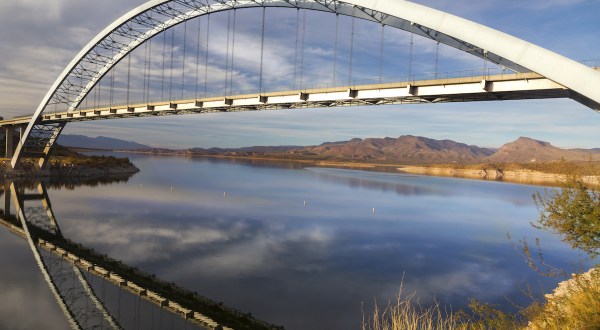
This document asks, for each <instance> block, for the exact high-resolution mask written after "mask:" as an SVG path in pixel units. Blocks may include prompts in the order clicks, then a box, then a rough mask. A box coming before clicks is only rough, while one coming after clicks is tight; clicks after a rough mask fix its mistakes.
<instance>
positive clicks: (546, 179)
mask: <svg viewBox="0 0 600 330" xmlns="http://www.w3.org/2000/svg"><path fill="white" fill-rule="evenodd" d="M398 170H399V171H401V172H404V173H410V174H421V175H431V176H442V177H452V178H464V179H476V180H484V181H500V182H510V183H519V184H533V185H542V186H552V187H557V186H559V184H558V182H560V181H563V180H565V179H566V177H567V176H566V175H565V174H555V173H547V172H540V171H534V170H526V169H523V170H508V171H501V170H494V169H461V168H445V167H436V166H431V167H429V166H412V165H411V166H409V165H406V166H402V167H399V168H398ZM582 180H583V181H584V182H585V183H587V184H589V185H592V186H598V185H600V176H592V175H587V176H583V177H582Z"/></svg>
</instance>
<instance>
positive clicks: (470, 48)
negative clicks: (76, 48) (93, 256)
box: [11, 0, 600, 168]
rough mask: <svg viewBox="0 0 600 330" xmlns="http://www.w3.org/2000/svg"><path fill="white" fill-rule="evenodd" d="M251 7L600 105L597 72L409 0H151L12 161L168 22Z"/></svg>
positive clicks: (69, 71)
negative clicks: (293, 11) (413, 48)
mask: <svg viewBox="0 0 600 330" xmlns="http://www.w3.org/2000/svg"><path fill="white" fill-rule="evenodd" d="M252 7H287V8H301V9H309V10H319V11H327V12H332V13H338V14H342V15H348V16H354V17H357V18H361V19H366V20H371V21H376V22H380V23H382V24H385V25H389V26H392V27H395V28H399V29H402V30H406V31H411V32H413V33H415V34H418V35H421V36H424V37H427V38H430V39H433V40H436V41H439V42H441V43H444V44H446V45H449V46H451V47H455V48H457V49H460V50H462V51H465V52H467V53H471V54H473V55H475V56H479V57H484V58H485V59H487V60H489V61H491V62H493V63H496V64H498V65H501V66H503V67H506V68H508V69H510V70H513V71H516V72H525V71H533V72H536V73H538V74H540V75H542V76H544V77H546V78H548V79H550V80H553V81H555V82H556V83H558V84H560V85H563V86H565V87H566V88H568V89H570V91H571V98H573V99H575V100H577V101H579V102H581V103H583V104H585V105H587V106H589V107H591V108H594V109H595V110H600V89H599V88H598V86H600V72H599V71H596V70H594V69H592V68H589V67H587V66H585V65H583V64H580V63H578V62H576V61H573V60H571V59H568V58H566V57H564V56H561V55H559V54H556V53H554V52H551V51H549V50H547V49H544V48H542V47H539V46H536V45H534V44H531V43H529V42H526V41H524V40H521V39H519V38H516V37H513V36H510V35H508V34H506V33H503V32H500V31H497V30H494V29H492V28H489V27H486V26H484V25H482V24H478V23H475V22H472V21H469V20H466V19H463V18H460V17H457V16H454V15H451V14H448V13H445V12H442V11H439V10H436V9H432V8H429V7H426V6H423V5H418V4H415V3H412V2H409V1H406V0H151V1H149V2H147V3H145V4H143V5H141V6H139V7H137V8H135V9H133V10H132V11H130V12H129V13H127V14H125V15H123V16H122V17H121V18H119V19H117V20H116V21H115V22H113V23H112V24H111V25H109V26H108V27H107V28H105V29H104V30H103V31H101V32H100V33H99V34H98V35H97V36H96V37H95V38H94V39H92V40H91V41H90V42H89V43H88V45H86V46H85V47H84V48H83V49H82V50H81V51H80V52H79V54H78V55H77V56H75V58H74V59H73V60H72V61H71V63H70V64H69V65H68V66H67V67H66V68H65V70H64V71H63V72H62V73H61V75H60V76H59V77H58V79H57V80H56V81H55V83H54V84H53V85H52V87H51V88H50V90H49V91H48V93H47V94H46V96H45V97H44V99H43V100H42V102H41V103H40V105H39V106H38V108H37V110H36V112H35V113H34V115H33V116H32V120H31V121H30V122H29V124H28V126H27V128H26V129H25V131H24V133H23V135H22V138H21V140H20V142H19V144H18V146H17V149H16V150H15V154H14V156H13V158H12V161H11V165H12V167H13V168H15V167H16V166H17V165H18V162H19V159H20V158H21V156H22V154H23V150H24V147H25V146H27V145H28V142H30V144H31V140H35V139H34V138H32V135H36V133H35V131H36V125H37V124H38V123H39V119H40V118H41V116H42V114H43V112H44V111H45V109H46V108H47V106H48V105H52V104H63V105H65V106H66V107H67V109H68V110H69V111H71V110H75V109H76V108H77V107H78V106H79V104H80V102H81V101H82V100H83V99H84V98H85V97H86V96H87V94H88V93H89V92H90V90H91V89H92V88H93V87H94V86H95V85H96V83H97V82H98V81H99V80H100V79H101V78H102V77H103V76H104V75H105V74H106V73H107V72H108V71H109V70H110V69H111V68H112V67H114V66H115V65H116V64H117V63H118V62H119V61H120V60H121V59H123V58H124V57H125V56H126V55H127V54H129V53H130V52H132V51H133V50H134V49H135V48H137V47H138V46H140V45H141V44H143V43H144V42H145V41H147V40H149V39H151V38H152V37H154V36H155V35H157V34H159V33H161V32H163V31H164V30H166V29H168V28H170V27H172V26H175V25H177V24H180V23H182V22H184V21H186V20H189V19H193V18H196V17H198V16H202V15H206V14H210V13H214V12H219V11H225V10H232V9H240V8H252ZM41 126H43V125H41ZM63 126H64V123H63V124H59V125H56V126H54V127H50V128H48V127H47V125H46V126H44V129H46V131H44V130H43V129H40V131H42V132H43V133H39V134H38V135H37V137H39V138H38V139H37V141H38V144H39V140H44V139H45V140H44V141H45V142H43V143H42V144H43V145H42V149H43V151H42V154H43V155H42V157H41V158H40V161H39V162H38V166H39V167H40V168H41V167H43V166H44V164H45V161H46V159H47V157H48V154H49V151H50V149H51V147H52V144H53V143H54V141H55V140H56V137H57V136H58V134H60V131H61V130H62V128H63ZM48 132H50V133H48ZM34 142H35V141H34Z"/></svg>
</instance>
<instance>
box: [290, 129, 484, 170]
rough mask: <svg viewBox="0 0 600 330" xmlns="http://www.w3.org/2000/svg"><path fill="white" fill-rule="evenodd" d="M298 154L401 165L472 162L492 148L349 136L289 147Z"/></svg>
mask: <svg viewBox="0 0 600 330" xmlns="http://www.w3.org/2000/svg"><path fill="white" fill-rule="evenodd" d="M289 153H292V154H295V155H298V156H304V157H309V156H311V155H312V156H321V157H323V156H324V157H326V158H328V159H331V160H362V161H381V162H399V163H403V164H434V163H475V162H481V161H482V160H483V159H484V158H486V157H488V156H490V155H491V154H492V153H493V151H492V150H490V149H486V148H480V147H477V146H470V145H466V144H464V143H458V142H454V141H451V140H434V139H429V138H425V137H420V136H412V135H404V136H400V137H398V138H389V137H386V138H368V139H364V140H363V139H352V140H350V141H343V142H334V143H323V144H321V145H319V146H315V147H305V148H301V149H297V150H292V151H290V152H289Z"/></svg>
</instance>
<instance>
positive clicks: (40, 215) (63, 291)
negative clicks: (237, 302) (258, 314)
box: [0, 182, 279, 330]
mask: <svg viewBox="0 0 600 330" xmlns="http://www.w3.org/2000/svg"><path fill="white" fill-rule="evenodd" d="M31 188H33V189H31ZM2 195H4V196H3V199H4V205H3V206H4V209H0V225H2V226H4V227H6V228H7V229H8V230H10V231H11V232H12V233H14V234H15V235H17V236H19V237H21V238H23V239H25V240H26V241H27V243H28V244H29V247H30V249H31V251H32V253H33V256H34V258H35V260H36V262H37V265H38V267H39V269H40V271H41V272H42V275H43V277H44V280H45V281H46V283H47V284H48V287H49V288H50V290H51V292H52V294H53V296H54V298H55V300H56V302H57V304H58V305H59V306H60V308H61V310H62V312H63V314H64V315H65V317H66V319H67V321H68V322H69V324H70V326H71V328H73V329H124V328H136V329H138V328H140V324H142V323H143V321H147V323H148V324H152V323H153V322H154V321H155V320H154V317H155V316H154V312H152V313H151V314H150V315H146V314H149V313H141V312H140V307H139V305H140V303H141V302H140V300H143V301H145V302H146V303H148V304H150V305H153V306H155V308H158V309H159V313H166V314H171V315H173V316H176V317H177V318H179V319H180V322H183V323H184V324H185V328H186V329H187V328H196V329H224V330H227V329H229V330H231V329H234V328H235V329H279V327H277V326H274V325H271V324H268V323H266V322H263V321H260V320H257V319H255V318H253V317H252V316H250V315H248V314H244V313H241V312H239V311H236V310H233V309H229V308H227V307H225V306H223V305H221V304H219V303H216V302H213V301H210V300H208V299H207V298H205V297H202V296H200V295H198V294H196V293H192V292H190V291H188V290H186V289H184V288H180V287H178V286H176V285H175V284H173V283H168V282H165V281H162V280H160V279H158V278H156V277H154V276H152V275H149V274H146V273H144V272H142V271H140V270H138V269H136V268H133V267H130V266H128V265H125V264H123V263H122V262H120V261H117V260H114V259H111V258H109V257H107V256H105V255H101V254H99V253H97V252H95V251H93V250H90V249H87V248H85V247H84V246H82V245H80V244H77V243H75V242H73V241H71V240H69V239H67V238H65V237H63V235H62V233H61V230H60V227H59V224H58V221H57V219H56V218H55V215H54V212H53V210H52V206H51V203H50V198H49V196H48V192H47V189H46V185H45V184H44V183H43V182H35V183H33V184H26V183H23V182H20V183H19V182H6V183H5V184H4V187H3V189H2V190H0V196H2ZM11 204H12V207H11ZM13 210H14V213H13ZM93 279H97V280H100V281H101V282H103V284H101V285H98V284H97V283H96V285H93V284H92V281H93ZM104 283H109V284H112V286H114V287H115V288H116V290H117V292H118V293H117V294H116V296H117V297H116V298H117V299H115V297H111V295H110V294H107V293H106V292H105V291H106V290H105V284H104ZM125 294H129V296H130V300H134V304H137V305H138V306H137V307H136V308H135V309H137V311H136V312H135V314H136V315H134V317H133V318H134V320H133V323H134V324H132V325H130V324H127V325H126V324H125V323H124V321H123V319H124V318H125V316H127V318H128V319H131V315H125V316H124V314H126V313H129V312H127V311H121V307H122V306H121V301H122V300H125V298H124V297H122V296H123V295H125ZM114 295H115V294H113V296H114ZM111 300H118V305H117V306H114V305H115V304H114V302H113V303H112V304H111ZM136 300H137V301H136ZM123 304H124V303H123ZM135 309H134V310H135ZM126 310H127V309H126ZM146 310H148V308H146ZM175 326H176V328H178V326H177V325H175Z"/></svg>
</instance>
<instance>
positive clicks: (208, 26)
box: [204, 14, 210, 97]
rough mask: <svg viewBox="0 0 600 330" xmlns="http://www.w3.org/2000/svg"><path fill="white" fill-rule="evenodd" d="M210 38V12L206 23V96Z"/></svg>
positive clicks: (205, 90)
mask: <svg viewBox="0 0 600 330" xmlns="http://www.w3.org/2000/svg"><path fill="white" fill-rule="evenodd" d="M209 39H210V14H209V15H208V17H207V23H206V48H205V50H206V52H205V54H204V97H206V94H207V92H208V46H209Z"/></svg>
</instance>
